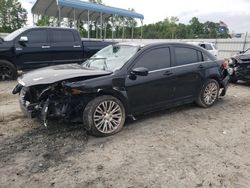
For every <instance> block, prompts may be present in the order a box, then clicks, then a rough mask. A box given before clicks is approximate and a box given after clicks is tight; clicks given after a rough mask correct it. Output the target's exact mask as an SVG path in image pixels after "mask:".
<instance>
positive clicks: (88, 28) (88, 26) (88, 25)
mask: <svg viewBox="0 0 250 188" xmlns="http://www.w3.org/2000/svg"><path fill="white" fill-rule="evenodd" d="M89 29H90V27H89V10H88V39H90V30H89Z"/></svg>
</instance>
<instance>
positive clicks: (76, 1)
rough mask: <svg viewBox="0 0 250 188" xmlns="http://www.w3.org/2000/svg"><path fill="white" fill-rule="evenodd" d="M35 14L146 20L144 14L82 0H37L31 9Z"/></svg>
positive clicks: (84, 18)
mask: <svg viewBox="0 0 250 188" xmlns="http://www.w3.org/2000/svg"><path fill="white" fill-rule="evenodd" d="M31 11H32V13H33V14H37V15H47V16H53V17H62V18H71V19H76V20H84V21H88V20H90V21H96V20H97V19H99V18H100V13H101V15H102V19H103V20H105V19H106V18H109V17H111V16H113V15H118V16H124V17H130V18H137V19H141V20H143V19H144V16H143V15H142V14H139V13H136V12H133V11H129V10H125V9H121V8H115V7H110V6H105V5H100V4H95V3H89V2H86V1H81V0H37V1H36V3H35V4H34V6H33V7H32V9H31ZM59 14H60V15H59Z"/></svg>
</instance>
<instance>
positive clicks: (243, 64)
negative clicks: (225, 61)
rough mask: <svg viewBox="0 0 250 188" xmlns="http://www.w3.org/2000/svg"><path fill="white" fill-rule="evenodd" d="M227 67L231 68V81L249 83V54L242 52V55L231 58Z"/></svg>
mask: <svg viewBox="0 0 250 188" xmlns="http://www.w3.org/2000/svg"><path fill="white" fill-rule="evenodd" d="M229 67H230V68H233V74H232V75H231V79H232V80H233V81H236V80H243V81H250V52H249V51H248V52H246V53H244V52H242V54H238V55H235V56H233V57H232V58H231V61H230V63H229Z"/></svg>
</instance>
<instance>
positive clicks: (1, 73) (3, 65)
mask: <svg viewBox="0 0 250 188" xmlns="http://www.w3.org/2000/svg"><path fill="white" fill-rule="evenodd" d="M16 77H17V69H16V67H15V66H14V65H13V64H12V63H10V62H8V61H4V60H1V61H0V80H13V79H16Z"/></svg>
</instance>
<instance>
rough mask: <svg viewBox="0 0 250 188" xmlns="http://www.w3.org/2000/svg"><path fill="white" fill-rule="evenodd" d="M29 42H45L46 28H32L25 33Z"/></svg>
mask: <svg viewBox="0 0 250 188" xmlns="http://www.w3.org/2000/svg"><path fill="white" fill-rule="evenodd" d="M26 36H27V37H28V40H29V43H46V42H47V30H46V29H41V30H32V31H28V32H27V33H26Z"/></svg>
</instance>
